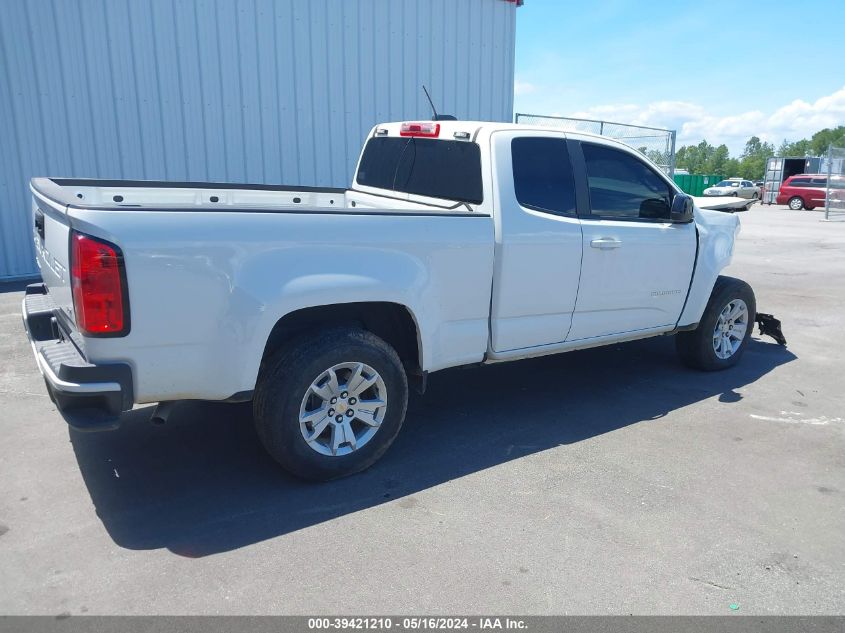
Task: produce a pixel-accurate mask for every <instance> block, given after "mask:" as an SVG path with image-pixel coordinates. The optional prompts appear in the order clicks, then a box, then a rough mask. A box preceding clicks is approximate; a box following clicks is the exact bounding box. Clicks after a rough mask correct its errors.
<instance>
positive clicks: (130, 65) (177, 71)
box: [0, 0, 517, 278]
mask: <svg viewBox="0 0 845 633" xmlns="http://www.w3.org/2000/svg"><path fill="white" fill-rule="evenodd" d="M516 11H517V9H516V5H515V3H513V2H508V1H507V0H4V2H3V3H2V7H0V248H1V249H2V252H0V278H14V277H18V276H25V275H29V274H32V273H34V272H36V268H35V266H34V262H33V253H32V244H31V232H32V231H31V227H30V226H29V223H30V218H29V201H28V200H29V192H28V189H27V186H28V181H29V179H30V178H31V177H32V176H66V177H80V178H87V177H90V178H132V179H136V178H140V179H152V180H183V181H184V180H188V181H203V180H210V181H232V182H249V183H277V184H303V185H333V186H344V185H346V184H347V183H348V182H349V181H350V178H351V174H352V169H353V167H354V164H355V161H356V159H357V155H358V151H359V149H360V146H361V144H362V141H363V140H364V136H365V134H366V133H367V131H368V130H369V128H370V127H371V126H372V125H374V124H375V123H377V122H379V121H390V120H405V119H416V118H430V116H431V112H430V109H429V106H428V103H427V101H426V100H425V96H424V95H423V92H422V90H421V88H420V85H421V84H425V85H426V86H427V87H428V88H429V91H430V92H431V93H432V96H433V97H434V99H435V104H436V105H437V106H438V109H439V111H441V112H443V113H449V114H454V115H456V116H457V117H458V118H461V119H483V120H493V121H509V120H511V118H512V111H513V76H514V73H513V61H514V34H515V15H516Z"/></svg>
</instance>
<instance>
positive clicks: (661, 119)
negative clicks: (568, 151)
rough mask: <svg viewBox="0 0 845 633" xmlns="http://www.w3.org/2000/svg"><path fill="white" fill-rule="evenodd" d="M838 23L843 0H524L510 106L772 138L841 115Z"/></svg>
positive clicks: (844, 23)
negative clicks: (672, 0)
mask: <svg viewBox="0 0 845 633" xmlns="http://www.w3.org/2000/svg"><path fill="white" fill-rule="evenodd" d="M843 27H845V0H826V1H815V0H809V1H806V0H805V1H803V2H795V1H794V0H793V1H792V2H784V1H780V0H768V1H766V2H721V1H715V2H714V1H710V0H708V1H706V2H695V3H693V2H683V1H675V2H668V1H663V0H639V1H637V0H598V1H594V2H589V3H587V2H585V3H575V2H564V1H563V0H526V2H525V5H524V6H523V7H521V8H520V9H519V10H518V13H517V27H516V85H515V92H516V96H515V102H514V110H515V111H516V112H528V113H533V114H558V115H563V116H568V115H571V116H583V117H586V118H598V119H605V120H610V121H619V122H622V123H641V124H644V125H652V126H656V127H669V128H672V129H677V130H678V137H679V138H678V142H679V145H681V144H688V143H691V142H698V141H700V140H701V139H702V138H706V139H707V140H708V141H710V142H711V143H714V144H718V143H726V144H727V145H728V147H729V148H730V149H731V153H732V154H738V153H739V152H741V151H742V148H743V146H744V144H745V140H746V139H747V138H748V137H749V136H751V135H757V136H760V137H761V138H763V140H767V141H769V142H772V143H774V144H775V146H777V145H778V144H780V142H781V141H782V140H783V139H784V138H787V139H789V140H797V139H799V138H802V137H804V136H809V135H811V134H812V133H813V132H815V131H816V130H818V129H820V128H823V127H830V126H835V125H845V48H843V47H844V46H845V43H844V42H845V40H843V37H845V36H843V32H845V31H843ZM826 60H829V61H826Z"/></svg>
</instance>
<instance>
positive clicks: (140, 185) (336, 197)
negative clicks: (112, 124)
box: [32, 178, 477, 215]
mask: <svg viewBox="0 0 845 633" xmlns="http://www.w3.org/2000/svg"><path fill="white" fill-rule="evenodd" d="M32 189H33V191H34V192H35V193H36V194H42V195H43V196H45V197H47V198H49V199H51V200H53V201H55V202H59V203H61V204H63V205H66V206H70V207H74V208H78V209H100V210H122V211H130V210H133V209H136V210H150V211H152V210H156V211H161V210H168V209H171V210H180V211H189V210H197V211H228V212H232V211H239V210H242V211H253V212H254V211H265V212H273V211H280V212H282V211H290V210H295V211H306V210H307V211H318V210H319V211H322V212H329V213H331V212H335V211H344V210H352V209H356V210H357V211H358V212H361V211H362V210H371V211H375V212H381V213H409V212H410V213H415V214H416V213H420V212H425V213H437V214H454V213H457V214H462V213H466V212H467V210H468V209H467V207H466V206H465V205H460V204H449V203H446V204H443V205H434V204H432V205H427V204H421V203H419V202H414V203H409V202H407V201H406V200H403V199H402V198H401V197H396V198H393V197H384V196H374V195H372V194H368V193H364V192H358V191H354V190H350V189H339V188H333V187H306V186H287V185H263V184H241V183H219V182H170V181H155V180H96V179H85V178H81V179H73V178H33V179H32ZM474 214H476V215H477V212H474Z"/></svg>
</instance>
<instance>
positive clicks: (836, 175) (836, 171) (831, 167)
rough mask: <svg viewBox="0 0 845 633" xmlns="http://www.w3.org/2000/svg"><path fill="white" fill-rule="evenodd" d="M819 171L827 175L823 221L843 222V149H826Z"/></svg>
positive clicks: (844, 190)
mask: <svg viewBox="0 0 845 633" xmlns="http://www.w3.org/2000/svg"><path fill="white" fill-rule="evenodd" d="M819 171H820V172H821V173H823V174H827V188H826V190H825V200H824V219H825V220H839V221H845V147H833V146H830V147H828V149H827V156H826V157H824V158H822V161H821V169H820V170H819Z"/></svg>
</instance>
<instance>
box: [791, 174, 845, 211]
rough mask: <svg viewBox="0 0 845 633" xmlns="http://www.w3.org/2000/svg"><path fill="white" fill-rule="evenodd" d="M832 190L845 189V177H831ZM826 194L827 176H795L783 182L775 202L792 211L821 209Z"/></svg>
mask: <svg viewBox="0 0 845 633" xmlns="http://www.w3.org/2000/svg"><path fill="white" fill-rule="evenodd" d="M831 188H832V189H837V190H839V189H843V188H845V177H843V176H832V180H831ZM826 192H827V174H796V175H795V176H790V177H789V178H787V179H786V180H784V181H783V184H781V186H780V190H779V191H778V195H777V198H776V199H775V202H777V204H785V205H788V206H789V208H790V209H792V210H793V211H799V210H801V209H808V210H812V209H815V208H816V207H823V206H824V204H825V196H826Z"/></svg>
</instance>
